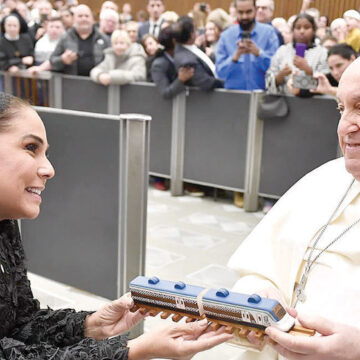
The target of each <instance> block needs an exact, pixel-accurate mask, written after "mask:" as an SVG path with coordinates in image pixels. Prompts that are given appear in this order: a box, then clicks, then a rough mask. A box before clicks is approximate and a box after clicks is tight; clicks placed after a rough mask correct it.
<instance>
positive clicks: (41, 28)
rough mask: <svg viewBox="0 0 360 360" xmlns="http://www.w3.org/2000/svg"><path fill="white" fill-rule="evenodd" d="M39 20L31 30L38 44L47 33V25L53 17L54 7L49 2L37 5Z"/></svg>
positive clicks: (31, 34) (43, 1) (43, 0)
mask: <svg viewBox="0 0 360 360" xmlns="http://www.w3.org/2000/svg"><path fill="white" fill-rule="evenodd" d="M37 10H38V13H39V19H38V21H37V22H35V23H34V24H33V25H32V26H30V28H29V33H30V36H31V37H32V38H33V40H34V43H36V42H37V41H38V40H39V39H40V38H41V37H43V36H44V35H45V33H46V25H47V22H48V20H49V19H50V18H51V16H52V11H53V7H52V5H51V3H50V2H49V1H47V0H42V1H40V2H39V3H38V4H37Z"/></svg>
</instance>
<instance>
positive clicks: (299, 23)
mask: <svg viewBox="0 0 360 360" xmlns="http://www.w3.org/2000/svg"><path fill="white" fill-rule="evenodd" d="M315 34H316V24H315V20H314V18H313V17H312V16H311V15H308V14H305V13H302V14H300V15H298V16H297V17H296V19H295V21H294V23H293V41H292V42H290V43H288V44H286V45H282V46H281V47H280V48H279V49H278V50H277V52H276V53H275V55H274V57H273V58H272V60H271V65H270V68H269V70H268V71H267V73H266V88H267V90H268V92H270V93H272V94H293V95H299V96H311V93H310V92H309V87H308V88H307V89H305V88H304V89H300V88H296V87H294V82H293V79H292V77H291V76H292V75H296V76H303V77H304V76H308V79H309V81H310V79H312V76H313V74H315V73H324V74H326V73H328V72H329V67H328V64H327V50H326V49H325V48H324V47H322V46H320V45H316V44H315ZM314 88H316V85H315V86H314Z"/></svg>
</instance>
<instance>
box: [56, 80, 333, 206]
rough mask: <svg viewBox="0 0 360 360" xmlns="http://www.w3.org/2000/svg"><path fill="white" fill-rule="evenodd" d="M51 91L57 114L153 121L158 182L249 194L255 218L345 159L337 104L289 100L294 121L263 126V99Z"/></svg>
mask: <svg viewBox="0 0 360 360" xmlns="http://www.w3.org/2000/svg"><path fill="white" fill-rule="evenodd" d="M50 83H51V85H50V89H52V93H53V98H52V101H50V103H51V104H53V106H55V107H57V108H67V109H74V110H88V111H92V112H97V113H99V112H100V113H108V114H119V113H120V112H141V113H144V114H149V115H151V116H152V118H153V121H152V126H151V135H150V136H151V145H150V174H153V175H159V176H163V177H165V178H170V179H171V193H172V195H174V196H176V195H181V194H182V193H183V182H184V181H188V182H191V183H196V184H203V185H209V186H213V187H216V188H223V189H228V190H233V191H241V192H244V198H245V199H244V200H245V204H244V208H245V210H247V211H255V210H257V209H258V196H259V195H262V196H267V197H273V198H278V197H280V196H281V195H282V194H283V193H284V192H285V191H286V190H287V189H288V188H289V187H290V186H291V185H292V184H294V183H295V182H296V181H297V180H298V179H299V178H301V177H302V176H303V175H305V174H306V173H307V172H309V171H311V170H312V169H314V168H315V167H316V166H318V165H320V164H322V163H324V162H326V161H328V160H331V159H333V158H335V157H336V155H337V136H336V126H337V122H338V112H337V110H336V105H335V102H334V100H333V98H330V97H326V96H321V97H314V98H311V99H309V98H307V99H302V98H298V97H287V99H288V103H289V108H290V112H289V115H288V116H287V117H286V118H283V119H269V120H268V121H266V122H263V121H261V120H259V119H258V117H257V108H258V104H259V102H260V101H261V97H262V93H261V92H243V91H227V90H215V91H213V92H206V93H204V92H201V91H199V90H197V89H190V90H187V92H186V93H182V94H180V95H178V96H177V97H175V98H174V99H172V100H165V99H163V98H162V97H161V96H160V94H159V93H158V92H157V90H156V89H155V86H154V84H149V83H134V84H130V85H125V86H114V85H111V86H109V87H104V86H102V85H99V84H95V83H93V82H92V81H91V80H90V79H89V78H86V77H76V76H68V75H59V74H54V75H53V77H52V78H51V79H50ZM304 104H306V106H304Z"/></svg>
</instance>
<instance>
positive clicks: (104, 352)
mask: <svg viewBox="0 0 360 360" xmlns="http://www.w3.org/2000/svg"><path fill="white" fill-rule="evenodd" d="M128 351H129V349H128V348H126V340H125V339H124V337H122V336H117V337H114V338H111V339H106V340H101V341H96V340H94V339H90V338H87V339H83V340H82V341H80V342H79V343H77V344H74V345H72V346H67V347H63V348H60V347H55V346H51V345H49V344H47V343H45V342H41V343H39V344H32V345H30V344H28V345H27V344H24V343H23V342H21V341H18V340H15V339H11V338H2V339H1V340H0V359H1V360H3V359H6V360H25V359H33V360H35V359H36V360H42V359H44V360H45V359H48V360H74V359H82V360H110V359H111V360H126V359H127V358H128Z"/></svg>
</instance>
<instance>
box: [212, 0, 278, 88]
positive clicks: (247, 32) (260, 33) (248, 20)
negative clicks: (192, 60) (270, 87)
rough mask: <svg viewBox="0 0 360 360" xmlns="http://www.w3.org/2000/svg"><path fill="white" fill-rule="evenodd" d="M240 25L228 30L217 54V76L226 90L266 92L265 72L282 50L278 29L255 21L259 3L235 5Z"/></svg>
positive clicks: (239, 0) (248, 0) (248, 1)
mask: <svg viewBox="0 0 360 360" xmlns="http://www.w3.org/2000/svg"><path fill="white" fill-rule="evenodd" d="M235 5H236V10H237V17H238V22H239V25H233V26H231V27H230V28H228V29H227V30H225V31H224V32H223V33H222V34H221V36H220V40H219V43H218V48H217V52H216V73H217V75H218V76H219V78H221V79H224V80H225V88H226V89H239V90H250V91H251V90H258V89H265V73H266V70H267V69H268V67H269V65H270V61H271V57H272V56H273V55H274V53H275V51H276V50H277V48H278V47H279V40H278V37H277V36H276V33H275V31H274V29H273V28H272V27H271V26H270V25H267V24H262V23H259V22H257V21H256V20H255V17H256V5H255V0H237V1H236V2H235Z"/></svg>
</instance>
